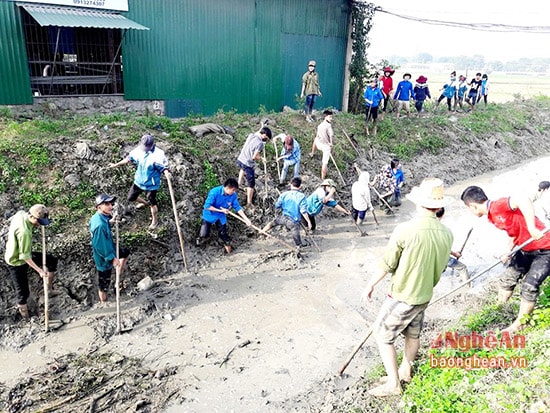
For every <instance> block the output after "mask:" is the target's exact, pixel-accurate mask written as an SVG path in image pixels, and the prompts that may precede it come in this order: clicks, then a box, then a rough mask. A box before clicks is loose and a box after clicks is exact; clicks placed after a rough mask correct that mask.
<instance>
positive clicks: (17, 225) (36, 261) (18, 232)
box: [4, 204, 57, 318]
mask: <svg viewBox="0 0 550 413" xmlns="http://www.w3.org/2000/svg"><path fill="white" fill-rule="evenodd" d="M49 224H50V219H49V212H48V209H47V208H46V207H45V206H44V205H42V204H36V205H33V206H32V207H31V208H30V209H29V212H26V211H19V212H17V213H16V214H15V215H14V216H13V218H12V219H11V224H10V229H9V232H8V240H7V242H6V252H5V254H4V259H5V261H6V263H7V264H8V268H9V271H10V276H11V279H12V281H13V285H14V288H15V294H16V296H17V308H18V310H19V314H21V316H22V317H23V318H29V317H30V314H29V307H28V306H27V300H28V298H29V296H30V289H29V279H28V277H27V272H28V270H29V267H30V268H32V269H33V270H34V271H36V272H37V273H38V275H39V276H40V277H41V278H44V277H47V281H48V288H49V289H50V295H54V294H53V289H52V284H53V279H54V276H55V272H56V270H57V258H56V257H54V256H53V255H51V254H46V270H44V269H43V268H42V265H43V264H42V253H41V252H33V251H32V230H33V228H34V227H38V226H39V225H49Z"/></svg>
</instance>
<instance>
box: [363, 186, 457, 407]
mask: <svg viewBox="0 0 550 413" xmlns="http://www.w3.org/2000/svg"><path fill="white" fill-rule="evenodd" d="M407 198H408V199H410V200H411V201H412V202H414V203H415V204H416V206H417V216H416V217H415V218H413V219H411V220H410V221H407V222H404V223H401V224H399V225H397V226H396V227H395V229H394V231H393V233H392V235H391V237H390V240H389V241H388V245H387V247H386V250H385V251H384V254H383V256H382V258H381V260H380V264H379V269H378V270H377V271H376V272H375V273H374V274H373V275H372V277H371V278H370V280H369V282H368V284H367V286H366V288H365V292H364V293H363V296H362V300H367V299H368V300H370V299H371V298H372V294H373V292H374V287H375V286H376V285H377V284H378V283H379V282H380V281H381V280H382V279H383V278H384V277H385V276H386V275H387V274H392V276H391V280H390V286H389V291H388V296H387V297H386V299H385V301H384V303H383V305H382V307H381V309H380V312H379V313H378V317H377V319H376V321H375V322H374V325H373V331H374V334H375V336H376V339H377V344H378V348H379V351H380V356H381V358H382V362H383V364H384V368H385V369H386V373H387V379H386V380H385V383H383V384H381V385H379V386H377V387H374V388H372V389H371V390H369V394H371V395H372V396H375V397H385V396H392V395H398V394H400V393H401V381H405V382H408V381H410V380H411V374H412V362H413V361H414V359H415V357H416V353H417V351H418V348H419V346H420V340H419V337H420V332H421V330H422V321H423V319H424V311H425V309H426V307H427V306H428V304H429V302H430V300H431V299H432V296H433V289H434V286H435V285H436V284H437V283H438V282H439V280H440V278H441V273H442V272H443V271H444V270H445V267H446V266H447V261H448V259H449V253H450V252H451V246H452V243H453V235H452V233H451V230H450V229H449V228H447V227H446V226H445V225H443V224H442V223H441V222H440V221H439V219H438V218H437V217H436V215H435V214H436V211H437V210H439V209H440V208H443V207H445V206H447V205H448V204H449V203H450V202H452V199H451V198H450V197H448V196H445V195H444V190H443V181H441V179H437V178H426V179H424V180H423V181H422V183H421V184H420V186H417V187H414V188H413V190H412V191H411V193H410V194H408V195H407ZM399 334H403V335H404V336H405V349H404V352H403V361H402V363H401V366H399V367H398V365H397V354H396V351H395V346H394V342H395V339H396V338H397V336H398V335H399Z"/></svg>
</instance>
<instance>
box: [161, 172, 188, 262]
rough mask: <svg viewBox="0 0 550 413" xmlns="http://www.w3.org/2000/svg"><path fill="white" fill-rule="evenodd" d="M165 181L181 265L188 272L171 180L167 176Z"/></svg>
mask: <svg viewBox="0 0 550 413" xmlns="http://www.w3.org/2000/svg"><path fill="white" fill-rule="evenodd" d="M166 181H167V182H168V190H169V191H170V199H171V200H172V209H173V211H174V221H175V222H176V228H177V230H178V238H179V240H180V249H181V256H182V258H183V265H184V267H185V271H189V270H188V268H187V257H186V256H185V248H184V245H183V234H182V232H181V226H180V220H179V217H178V209H177V207H176V197H175V196H174V188H172V178H170V176H169V175H166Z"/></svg>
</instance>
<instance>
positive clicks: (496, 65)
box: [487, 60, 504, 72]
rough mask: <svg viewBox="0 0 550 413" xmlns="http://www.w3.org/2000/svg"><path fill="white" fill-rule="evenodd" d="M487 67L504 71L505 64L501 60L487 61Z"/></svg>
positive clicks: (496, 70)
mask: <svg viewBox="0 0 550 413" xmlns="http://www.w3.org/2000/svg"><path fill="white" fill-rule="evenodd" d="M487 67H488V68H490V69H491V70H493V71H495V72H502V70H504V64H503V63H502V62H501V61H500V60H492V61H490V62H489V63H487Z"/></svg>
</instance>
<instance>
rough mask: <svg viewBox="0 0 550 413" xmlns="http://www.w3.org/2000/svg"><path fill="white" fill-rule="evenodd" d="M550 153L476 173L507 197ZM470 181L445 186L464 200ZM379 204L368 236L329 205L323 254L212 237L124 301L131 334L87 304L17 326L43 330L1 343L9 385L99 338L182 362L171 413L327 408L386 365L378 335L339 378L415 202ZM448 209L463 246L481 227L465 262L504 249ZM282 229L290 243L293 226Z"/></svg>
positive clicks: (453, 306) (470, 297)
mask: <svg viewBox="0 0 550 413" xmlns="http://www.w3.org/2000/svg"><path fill="white" fill-rule="evenodd" d="M544 162H548V159H546V160H538V161H536V162H534V163H530V164H529V165H524V166H523V167H522V169H521V168H520V169H516V170H514V171H510V172H500V173H497V174H492V175H487V176H484V177H480V178H477V179H476V180H475V182H476V183H482V185H484V186H485V187H486V188H488V189H489V191H488V192H490V193H491V195H490V196H493V194H499V195H500V194H501V193H502V192H503V188H504V189H506V188H507V187H508V186H509V185H511V184H512V185H514V184H515V181H514V179H517V177H518V176H522V175H523V176H525V174H530V181H529V185H531V183H532V182H535V185H536V182H538V180H540V179H539V175H537V174H536V173H535V172H534V171H538V170H540V168H541V165H543V164H544ZM518 172H519V175H518ZM531 178H532V179H531ZM531 181H532V182H531ZM467 184H469V183H468V182H462V183H460V184H459V185H455V186H453V187H451V188H449V191H448V192H449V194H450V195H453V196H454V197H455V198H456V199H458V198H459V195H460V192H461V191H462V190H463V188H464V187H465V186H466V185H467ZM522 184H525V183H524V182H523V183H522ZM518 187H520V185H518ZM376 212H377V216H378V217H379V220H380V224H381V225H380V227H378V228H376V227H375V226H374V224H373V221H372V217H369V219H368V222H367V223H365V224H364V226H363V229H364V230H365V231H367V232H368V234H369V235H368V236H365V237H360V236H359V232H358V230H357V228H356V227H355V226H354V225H353V224H352V223H351V222H350V221H349V219H346V218H344V217H342V216H341V215H336V214H334V213H332V212H328V213H327V212H326V211H324V212H323V213H324V214H325V215H324V216H322V217H321V219H320V220H319V230H318V233H317V234H316V235H315V240H316V242H317V243H318V245H319V246H320V248H321V249H322V252H321V253H319V252H317V251H316V249H315V246H313V245H312V246H310V247H309V248H307V250H306V251H305V253H304V254H303V257H302V259H297V258H296V256H295V255H294V254H292V253H290V252H288V251H285V250H283V249H282V248H281V247H280V245H279V244H277V243H275V242H274V241H273V240H270V239H260V240H257V241H253V242H250V243H249V244H248V245H238V246H237V249H236V251H235V252H234V253H233V254H231V255H230V256H223V255H221V251H220V250H221V247H218V246H214V245H212V246H210V247H208V248H210V249H208V250H207V251H208V252H209V253H211V254H212V256H213V257H214V259H213V260H212V262H211V263H210V264H208V265H207V266H203V267H202V268H199V267H192V271H193V272H192V273H184V272H182V273H179V274H175V275H174V276H173V277H171V278H170V279H164V280H157V283H156V286H155V287H154V288H153V289H151V290H149V291H147V292H144V293H140V294H138V295H136V296H135V297H132V298H126V299H125V301H124V303H123V306H122V311H123V321H124V323H125V324H130V325H133V326H134V327H133V330H132V331H130V332H128V333H126V334H122V335H113V332H114V330H113V326H114V319H115V313H114V306H111V307H109V308H94V309H92V310H89V311H86V312H84V313H83V314H82V315H79V316H78V317H76V318H75V319H73V320H70V323H68V324H66V325H65V326H64V327H63V328H61V329H60V330H58V331H55V332H51V333H49V334H47V335H46V334H44V333H41V332H40V329H41V328H42V326H40V325H36V324H27V325H25V326H18V327H17V328H19V329H20V330H19V334H32V335H34V337H35V338H34V340H33V342H32V344H29V345H26V346H23V347H22V348H14V349H9V348H3V349H2V350H1V351H0V363H2V369H0V382H2V383H3V384H4V385H5V386H8V387H9V386H11V385H13V384H14V383H15V382H16V381H17V380H18V379H20V378H21V377H22V376H24V375H26V374H28V372H27V373H25V371H26V370H27V369H31V368H32V369H35V368H40V367H43V366H44V365H46V364H47V363H49V362H51V361H52V360H53V359H55V358H56V357H60V356H62V355H64V354H66V353H68V352H77V353H86V352H88V351H92V350H93V349H94V350H95V349H97V348H98V347H99V348H101V349H102V350H109V351H114V352H117V353H120V354H122V355H125V356H134V357H138V358H140V359H142V360H143V361H144V363H145V364H146V365H147V366H149V368H150V369H151V370H162V369H168V368H171V367H177V372H176V374H175V375H173V376H170V378H169V380H170V383H171V385H173V386H174V387H176V388H178V389H179V392H178V396H177V398H176V399H175V400H173V401H172V404H171V405H170V407H168V408H167V409H166V410H165V411H166V412H167V413H174V412H232V411H234V412H258V411H262V412H282V411H327V412H329V411H331V408H332V407H331V406H332V405H333V404H334V403H336V400H337V399H338V398H339V396H335V394H338V392H339V391H340V392H344V390H345V388H346V387H348V386H349V385H350V384H352V383H353V382H355V381H357V380H358V379H360V378H361V377H363V376H364V374H365V370H367V369H368V368H369V367H372V366H374V365H375V364H377V363H379V358H378V352H377V350H376V348H375V345H374V340H369V341H368V342H367V345H366V346H365V347H364V348H363V349H362V350H361V351H360V352H359V353H358V355H357V356H356V358H355V359H354V360H353V362H352V363H351V364H350V366H349V367H348V369H347V370H346V375H345V376H344V377H343V378H336V377H335V374H336V372H337V371H338V369H339V368H340V367H341V365H342V363H343V362H344V361H345V359H346V358H347V357H348V355H349V354H350V352H351V351H352V350H353V348H354V347H355V346H356V345H357V344H358V343H359V342H360V341H361V340H362V339H363V337H364V335H365V333H366V331H367V329H368V328H369V326H370V324H371V323H372V321H373V320H374V317H375V316H376V313H377V311H378V308H379V305H380V303H381V302H382V300H383V297H384V293H385V291H386V286H387V281H386V280H385V281H384V282H383V283H381V285H379V286H378V287H377V290H376V297H375V298H374V300H373V301H372V302H370V303H368V304H367V305H366V306H364V307H363V306H362V305H361V303H360V296H361V292H362V290H363V288H364V286H365V284H366V281H367V279H368V277H369V275H370V274H371V272H372V271H373V269H374V268H375V265H376V262H377V260H378V257H379V256H380V255H381V254H382V252H383V250H384V247H385V245H386V243H387V240H388V238H389V235H390V234H391V231H392V230H393V228H394V226H395V225H396V224H397V223H399V222H402V221H405V220H407V219H409V218H411V217H412V216H413V215H414V213H415V210H414V206H413V205H412V204H411V203H410V202H409V201H405V202H404V203H403V205H402V207H401V208H400V209H399V212H398V214H397V215H396V216H389V217H388V216H385V215H384V214H382V213H380V212H379V211H378V210H377V211H376ZM446 216H447V218H446V220H447V221H446V222H447V224H448V225H449V226H450V227H451V229H452V230H453V232H454V235H455V245H458V246H460V245H461V244H462V241H463V239H464V236H465V234H466V232H467V231H468V229H469V228H470V227H471V226H475V230H474V232H473V233H472V237H471V239H470V241H469V243H468V245H467V247H466V249H465V251H464V262H465V263H466V264H467V265H468V266H469V267H470V269H471V270H472V271H473V272H475V271H476V270H479V269H481V268H484V267H485V266H487V263H491V259H492V257H493V255H496V254H497V253H501V252H502V251H503V250H504V249H505V246H506V243H505V241H506V238H505V237H504V236H503V235H502V234H501V233H499V232H498V231H496V230H494V229H493V228H492V227H490V226H489V225H488V224H486V223H484V222H482V221H480V220H475V219H474V218H472V217H471V216H470V215H468V212H467V211H466V210H465V208H463V207H462V206H461V205H460V202H455V203H453V204H452V205H451V206H450V207H449V208H448V212H447V214H446ZM276 234H277V233H276ZM277 235H279V236H284V237H286V238H285V239H288V240H291V237H290V236H289V234H284V233H283V234H277ZM488 239H491V242H488V241H487V240H488ZM193 258H194V256H193V255H192V256H191V260H190V263H192V262H193ZM196 261H197V260H195V262H196ZM152 276H153V278H154V275H152ZM457 284H458V277H455V276H453V275H451V274H450V273H445V275H444V277H443V279H442V281H441V283H440V284H439V285H438V286H437V288H436V294H435V296H436V297H437V296H439V295H441V294H443V293H444V292H445V291H448V290H449V289H450V288H453V287H454V286H456V285H457ZM480 295H481V296H482V295H486V291H485V286H484V285H483V284H482V283H476V286H475V288H474V289H472V290H471V291H469V292H468V293H467V295H466V296H465V297H466V299H464V300H463V299H458V298H457V297H455V298H454V299H450V300H448V301H446V302H443V303H441V304H438V305H435V306H433V308H430V310H429V311H428V314H427V322H428V323H429V324H433V323H442V322H444V321H445V320H451V319H455V318H456V317H458V316H459V315H460V314H461V313H462V312H463V311H464V310H465V309H466V308H469V307H472V303H473V302H476V301H477V298H476V297H478V296H480ZM428 339H429V338H426V340H428ZM340 398H341V397H340Z"/></svg>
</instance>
